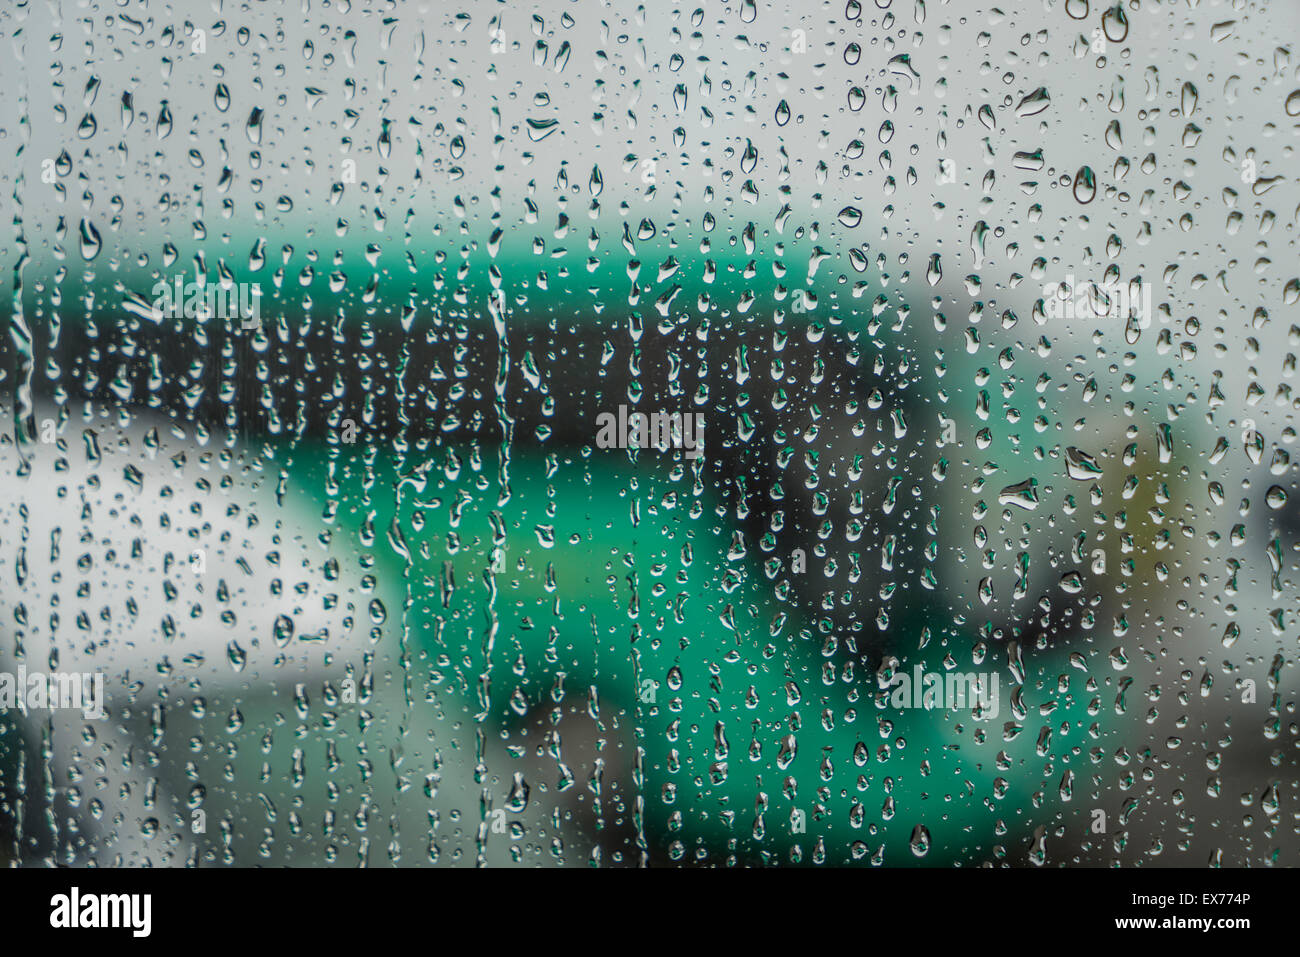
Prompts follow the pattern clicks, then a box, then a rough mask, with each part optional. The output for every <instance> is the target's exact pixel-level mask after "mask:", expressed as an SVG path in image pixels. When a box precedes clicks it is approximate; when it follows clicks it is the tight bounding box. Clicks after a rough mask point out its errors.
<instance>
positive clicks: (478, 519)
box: [0, 0, 1300, 867]
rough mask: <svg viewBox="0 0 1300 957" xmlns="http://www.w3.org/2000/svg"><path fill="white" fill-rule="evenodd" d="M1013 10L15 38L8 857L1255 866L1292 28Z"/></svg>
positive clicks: (662, 16)
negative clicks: (25, 708)
mask: <svg viewBox="0 0 1300 957" xmlns="http://www.w3.org/2000/svg"><path fill="white" fill-rule="evenodd" d="M1020 6H1021V5H1012V7H1011V8H1010V9H1009V10H1002V9H999V8H997V7H990V6H985V5H980V4H978V3H974V2H964V0H954V2H950V3H941V2H937V0H848V2H847V4H846V3H840V2H838V0H837V2H835V3H821V4H817V3H814V4H794V3H777V4H756V3H751V2H748V0H745V2H741V3H738V4H728V3H720V4H709V5H707V6H703V7H698V8H697V7H692V6H689V5H688V6H681V7H678V6H671V5H669V6H663V7H657V6H654V5H647V4H634V3H605V2H597V0H576V2H569V0H544V2H525V3H511V4H505V3H496V2H486V0H484V2H473V3H469V4H462V5H455V4H444V3H419V2H412V3H400V4H396V3H361V2H351V3H349V2H346V0H344V2H332V3H326V2H320V0H299V2H293V3H290V2H275V0H270V2H258V3H246V4H231V3H226V2H223V0H208V2H199V0H194V2H179V3H157V2H151V3H145V2H141V0H120V2H112V3H107V2H106V3H94V2H84V3H82V2H78V3H73V2H70V0H33V2H28V3H15V4H11V5H10V6H9V7H7V8H6V9H5V10H4V11H3V12H0V33H3V38H4V44H5V49H6V53H7V55H6V56H5V57H3V59H0V79H3V85H4V89H5V90H6V91H7V92H6V96H5V100H4V113H3V119H2V120H0V149H3V150H4V153H5V155H6V156H7V157H8V162H6V163H5V164H3V167H0V180H2V182H0V194H2V195H3V200H2V201H3V202H4V203H5V204H6V216H5V221H6V222H7V223H11V224H12V226H11V229H10V233H9V235H8V236H7V238H6V241H5V243H4V244H3V250H4V255H5V257H6V259H7V263H6V268H4V269H3V271H2V272H0V283H3V284H4V288H3V290H0V309H3V310H4V313H5V314H4V317H3V321H4V325H5V327H6V329H7V332H8V334H7V335H6V336H4V337H3V340H2V341H0V407H2V411H3V418H4V420H5V422H6V423H8V425H7V427H6V428H5V430H4V434H3V437H2V438H0V483H3V494H0V671H9V672H15V671H16V670H17V668H18V667H19V666H20V665H21V666H25V667H27V668H28V669H29V670H32V671H47V672H56V671H82V672H100V673H102V674H104V676H105V681H106V689H107V694H108V710H109V718H108V720H105V721H98V722H94V721H86V720H84V719H83V717H82V715H81V714H80V713H79V712H75V711H70V710H45V711H41V710H33V711H30V712H28V713H25V714H24V713H21V712H20V711H18V710H10V711H5V712H0V861H3V862H4V863H6V864H8V865H13V866H21V865H33V866H50V865H90V864H95V865H100V866H107V865H129V866H142V865H154V866H186V865H189V866H214V865H215V866H225V865H236V866H257V865H300V866H329V865H337V866H358V865H370V866H389V865H400V866H421V865H426V866H427V865H444V866H446V865H461V866H471V865H475V864H490V865H523V866H589V865H598V866H636V865H645V864H649V865H678V866H686V865H690V866H751V865H782V866H789V865H809V866H811V865H818V864H824V865H843V864H858V865H861V866H886V867H891V866H893V867H906V866H987V865H993V866H1003V865H1010V866H1071V865H1075V866H1111V865H1116V864H1122V865H1144V866H1168V865H1181V866H1205V865H1207V864H1208V865H1211V866H1252V867H1254V866H1269V865H1277V864H1282V865H1286V864H1292V865H1293V864H1295V863H1297V860H1298V858H1297V852H1298V851H1300V839H1298V837H1297V823H1298V820H1297V805H1296V797H1297V784H1298V783H1300V782H1298V776H1297V765H1296V758H1297V754H1296V739H1297V725H1296V718H1295V704H1296V691H1295V689H1296V680H1295V679H1296V673H1295V671H1294V670H1293V669H1294V667H1295V664H1296V655H1295V648H1296V629H1297V621H1296V614H1297V609H1296V597H1297V596H1296V587H1295V586H1296V581H1297V559H1296V551H1297V535H1298V533H1300V521H1298V520H1297V515H1296V508H1295V505H1294V504H1293V503H1291V502H1290V501H1289V498H1290V495H1292V494H1294V492H1295V482H1296V476H1295V467H1294V465H1293V463H1291V461H1290V448H1291V447H1292V445H1293V444H1294V443H1295V440H1296V433H1295V428H1294V425H1295V423H1294V414H1295V402H1296V399H1295V398H1294V397H1293V396H1292V394H1291V388H1292V387H1291V380H1292V378H1293V377H1294V375H1295V371H1296V358H1295V353H1296V352H1297V351H1300V325H1297V318H1296V304H1297V301H1300V278H1297V276H1300V270H1297V257H1296V231H1297V227H1298V226H1300V188H1298V184H1297V182H1296V178H1295V176H1294V172H1293V171H1294V168H1295V152H1294V151H1295V141H1296V136H1297V130H1300V60H1298V59H1297V56H1296V52H1295V51H1294V50H1293V46H1294V39H1295V37H1296V35H1297V28H1298V27H1300V9H1297V8H1296V7H1295V6H1294V5H1291V4H1283V3H1271V4H1264V3H1246V2H1234V3H1213V2H1201V3H1192V4H1189V3H1173V2H1164V3H1155V2H1149V0H1141V2H1138V0H1129V2H1121V3H1119V4H1115V5H1106V4H1099V3H1096V2H1092V3H1090V2H1089V0H1064V2H1052V0H1049V2H1036V3H1033V4H1028V5H1024V9H1019V7H1020ZM199 277H201V278H202V280H203V281H205V282H206V283H207V284H209V285H210V286H217V287H219V288H225V289H230V290H245V291H247V290H248V289H250V288H251V287H252V284H256V285H257V287H258V289H259V291H260V299H259V300H258V301H259V303H260V310H259V316H258V317H257V319H258V321H257V322H246V321H244V320H243V319H242V318H241V317H238V316H230V315H225V314H218V315H203V314H197V315H196V314H195V313H194V312H193V311H191V312H190V314H189V315H186V314H185V311H184V310H183V309H182V310H167V309H163V308H160V306H159V302H158V293H157V291H156V290H157V288H158V284H159V283H163V284H166V285H167V286H169V287H172V286H174V284H175V283H176V282H177V280H178V279H179V280H180V281H181V282H182V283H190V282H195V281H197V279H198V278H199ZM1058 284H1068V285H1069V287H1070V288H1071V289H1078V288H1084V287H1087V288H1089V289H1092V288H1094V287H1095V288H1096V289H1098V290H1101V292H1100V293H1099V294H1100V295H1102V296H1103V297H1104V296H1105V295H1107V294H1109V295H1111V296H1112V297H1113V296H1114V292H1115V290H1117V289H1124V290H1128V289H1130V288H1131V289H1134V290H1145V291H1147V292H1149V294H1150V301H1151V303H1152V307H1153V308H1152V310H1151V313H1150V314H1149V315H1146V316H1135V315H1124V314H1122V310H1115V309H1110V310H1109V311H1107V309H1104V308H1103V309H1099V310H1096V311H1088V310H1073V309H1071V310H1068V311H1067V313H1066V314H1064V315H1063V314H1061V310H1059V309H1053V308H1052V304H1051V303H1050V301H1045V300H1050V290H1051V289H1053V288H1055V287H1056V286H1057V285H1058ZM620 406H623V407H626V408H627V409H629V410H640V411H643V412H647V413H649V412H668V413H673V412H678V413H687V412H698V413H701V414H703V416H704V420H705V446H704V453H703V455H701V456H700V457H698V458H691V457H688V456H687V455H686V454H685V453H684V451H683V450H682V449H679V448H664V449H657V448H653V447H652V448H644V449H638V448H632V449H621V448H614V449H610V448H602V447H600V446H599V445H598V443H597V441H596V437H597V428H598V427H597V419H598V417H599V416H601V415H602V414H604V413H611V414H614V415H617V414H618V411H619V408H620ZM917 666H923V667H924V669H925V670H927V671H931V672H934V671H947V672H956V673H960V674H969V673H996V674H998V675H999V677H1000V693H999V694H1000V696H999V700H998V707H997V709H996V713H994V714H981V713H978V712H976V713H972V710H971V709H970V708H964V709H963V708H945V707H939V708H934V709H929V710H926V709H915V708H898V707H895V706H894V705H893V704H892V703H891V701H890V695H889V692H888V688H889V681H890V678H891V676H892V675H893V674H895V673H896V672H902V673H908V674H911V673H913V669H915V668H916V667H917Z"/></svg>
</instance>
